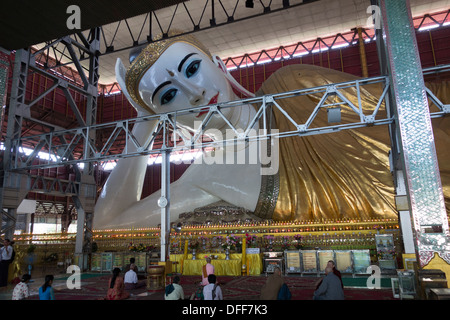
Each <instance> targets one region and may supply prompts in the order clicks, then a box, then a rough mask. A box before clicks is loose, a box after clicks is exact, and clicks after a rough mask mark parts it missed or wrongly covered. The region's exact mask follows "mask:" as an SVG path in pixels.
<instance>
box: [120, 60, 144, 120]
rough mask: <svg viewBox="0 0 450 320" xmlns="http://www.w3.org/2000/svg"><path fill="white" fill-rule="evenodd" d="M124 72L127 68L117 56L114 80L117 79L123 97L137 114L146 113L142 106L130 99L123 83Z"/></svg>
mask: <svg viewBox="0 0 450 320" xmlns="http://www.w3.org/2000/svg"><path fill="white" fill-rule="evenodd" d="M126 72H127V69H126V68H125V66H124V65H123V63H122V60H120V58H117V61H116V80H117V83H118V84H119V86H120V88H121V89H122V92H123V94H124V95H125V97H126V98H127V100H128V101H129V102H130V103H131V105H132V106H133V108H135V109H136V111H137V112H138V114H144V115H146V114H148V111H146V110H145V109H144V108H142V107H141V106H140V105H138V104H137V103H136V102H134V100H133V99H131V97H130V94H129V93H128V91H127V86H126V84H125V74H126Z"/></svg>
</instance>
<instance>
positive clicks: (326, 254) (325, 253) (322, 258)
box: [317, 250, 334, 273]
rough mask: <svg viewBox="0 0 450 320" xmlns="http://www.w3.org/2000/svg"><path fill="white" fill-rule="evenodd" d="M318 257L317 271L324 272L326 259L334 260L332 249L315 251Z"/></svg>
mask: <svg viewBox="0 0 450 320" xmlns="http://www.w3.org/2000/svg"><path fill="white" fill-rule="evenodd" d="M317 255H318V257H319V271H320V272H322V273H324V272H325V268H326V267H327V263H328V261H330V260H332V261H334V254H333V251H332V250H319V251H317Z"/></svg>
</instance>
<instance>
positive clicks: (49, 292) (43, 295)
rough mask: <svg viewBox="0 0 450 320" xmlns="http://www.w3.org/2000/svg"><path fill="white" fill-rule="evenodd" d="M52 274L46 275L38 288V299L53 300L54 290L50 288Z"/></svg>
mask: <svg viewBox="0 0 450 320" xmlns="http://www.w3.org/2000/svg"><path fill="white" fill-rule="evenodd" d="M52 284H53V276H52V275H51V274H50V275H46V276H45V283H44V285H43V286H42V287H40V288H39V300H55V292H54V291H53V288H52Z"/></svg>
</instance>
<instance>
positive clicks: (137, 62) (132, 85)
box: [125, 34, 212, 113]
mask: <svg viewBox="0 0 450 320" xmlns="http://www.w3.org/2000/svg"><path fill="white" fill-rule="evenodd" d="M176 42H185V43H187V44H190V45H192V46H194V47H196V48H197V49H199V50H200V51H202V52H203V53H204V54H206V55H207V56H208V57H210V58H211V57H212V56H211V53H210V52H209V50H208V49H207V48H206V47H205V46H204V45H203V44H202V43H201V42H200V41H198V40H197V39H196V38H195V37H194V36H192V35H189V34H188V35H183V36H177V37H173V38H168V39H163V40H159V41H157V42H153V43H150V44H149V45H148V46H146V47H145V48H144V49H143V50H142V51H141V53H140V54H139V55H138V56H137V57H136V59H134V60H133V62H132V63H131V65H130V67H129V68H128V70H127V73H126V74H125V83H126V86H127V91H128V94H129V95H130V97H131V99H133V101H134V102H136V103H137V104H138V105H140V106H141V107H143V108H144V109H145V110H147V111H149V112H150V113H154V111H153V110H152V109H151V108H150V106H149V105H147V104H146V103H145V102H144V101H143V100H142V98H141V95H140V94H139V83H140V81H141V79H142V77H143V76H144V74H145V73H146V72H147V70H148V69H150V67H151V66H152V65H153V64H154V63H155V62H156V60H158V58H159V57H160V56H161V55H162V54H163V53H164V51H166V49H167V48H169V47H170V46H171V45H172V44H174V43H176Z"/></svg>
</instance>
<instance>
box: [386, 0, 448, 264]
mask: <svg viewBox="0 0 450 320" xmlns="http://www.w3.org/2000/svg"><path fill="white" fill-rule="evenodd" d="M379 4H380V9H381V15H382V19H381V20H382V27H383V39H384V42H385V48H386V51H387V54H388V58H387V68H388V70H389V73H390V77H391V85H392V88H393V96H392V101H393V110H394V116H395V119H396V121H395V127H396V134H395V135H394V136H392V141H393V142H394V143H395V144H396V146H394V149H395V148H397V149H398V155H399V162H400V163H401V168H402V169H403V170H402V171H403V174H404V182H405V187H406V198H405V200H406V202H407V207H408V208H407V209H409V212H410V215H411V217H410V218H411V221H412V225H413V233H414V238H415V251H416V252H415V253H416V256H417V260H418V261H419V265H420V267H423V266H425V265H426V264H428V262H429V261H430V260H431V259H432V258H433V256H434V254H435V253H437V254H438V255H439V256H440V257H441V258H443V259H444V260H445V261H446V262H447V263H450V254H449V253H450V245H449V228H448V220H447V214H446V210H445V202H444V195H443V189H442V184H441V178H440V172H439V167H438V161H437V156H436V148H435V143H434V135H433V129H432V125H431V118H430V112H429V106H428V100H427V95H426V91H425V82H424V79H423V73H422V67H421V63H420V58H419V52H418V48H417V40H416V34H415V29H414V24H413V20H412V17H411V10H410V4H409V1H408V0H380V2H379Z"/></svg>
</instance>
